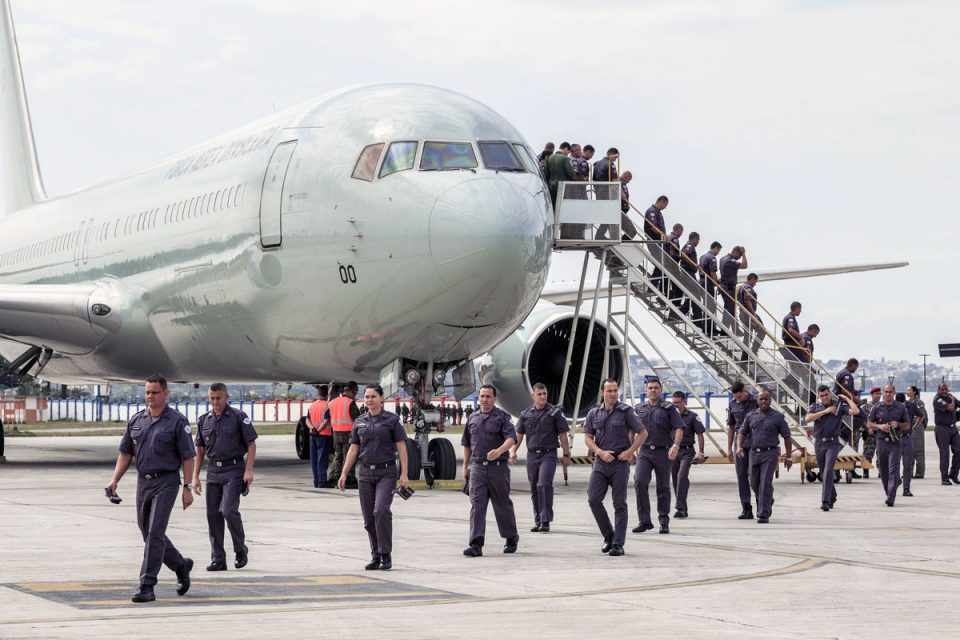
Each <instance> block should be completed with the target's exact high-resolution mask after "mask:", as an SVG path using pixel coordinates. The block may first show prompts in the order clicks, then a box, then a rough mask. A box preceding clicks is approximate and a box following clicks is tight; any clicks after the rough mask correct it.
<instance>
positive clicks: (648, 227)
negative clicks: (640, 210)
mask: <svg viewBox="0 0 960 640" xmlns="http://www.w3.org/2000/svg"><path fill="white" fill-rule="evenodd" d="M665 224H666V223H665V222H664V221H663V212H662V211H660V209H657V207H656V205H651V207H650V208H649V209H647V210H646V212H645V213H644V214H643V232H644V233H645V234H647V235H648V236H649V237H651V238H653V239H654V240H661V239H662V238H663V237H664V236H665V235H666V231H665V230H664V225H665Z"/></svg>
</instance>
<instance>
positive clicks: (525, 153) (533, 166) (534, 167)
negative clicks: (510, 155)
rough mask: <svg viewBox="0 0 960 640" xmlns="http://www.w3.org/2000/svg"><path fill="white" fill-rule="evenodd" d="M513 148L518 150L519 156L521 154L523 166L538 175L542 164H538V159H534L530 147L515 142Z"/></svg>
mask: <svg viewBox="0 0 960 640" xmlns="http://www.w3.org/2000/svg"><path fill="white" fill-rule="evenodd" d="M513 150H514V151H516V152H517V155H518V156H520V160H521V161H522V162H523V166H525V167H526V168H527V171H529V172H530V173H533V174H537V175H539V174H540V165H538V164H537V161H536V160H534V159H533V155H531V154H530V150H529V149H527V148H526V147H525V146H523V145H522V144H519V143H517V142H515V143H513Z"/></svg>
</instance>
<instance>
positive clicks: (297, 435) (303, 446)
mask: <svg viewBox="0 0 960 640" xmlns="http://www.w3.org/2000/svg"><path fill="white" fill-rule="evenodd" d="M293 443H294V446H296V448H297V457H298V458H300V459H301V460H309V459H310V432H309V431H308V430H307V428H306V427H303V426H302V425H301V424H297V430H296V432H294V434H293Z"/></svg>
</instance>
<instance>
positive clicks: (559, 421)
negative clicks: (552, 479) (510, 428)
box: [517, 403, 570, 450]
mask: <svg viewBox="0 0 960 640" xmlns="http://www.w3.org/2000/svg"><path fill="white" fill-rule="evenodd" d="M567 431H570V426H569V425H568V424H567V418H566V417H565V416H564V415H563V411H562V410H561V409H560V407H555V406H553V405H552V404H549V403H547V404H546V405H544V407H543V409H537V408H536V407H535V406H534V407H527V408H526V409H524V410H523V411H521V412H520V418H519V419H518V420H517V433H523V434H525V437H526V438H527V449H528V450H529V449H556V448H557V447H559V446H560V434H561V433H566V432H567Z"/></svg>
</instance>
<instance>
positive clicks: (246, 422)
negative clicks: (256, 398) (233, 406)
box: [243, 416, 253, 424]
mask: <svg viewBox="0 0 960 640" xmlns="http://www.w3.org/2000/svg"><path fill="white" fill-rule="evenodd" d="M252 423H253V421H252V420H250V418H249V416H244V417H243V424H252Z"/></svg>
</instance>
